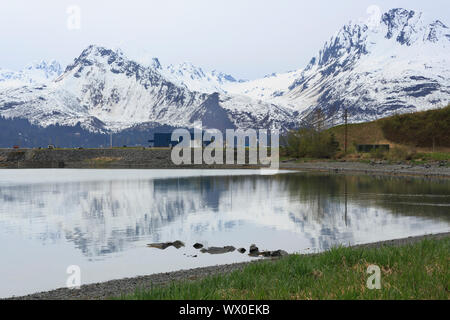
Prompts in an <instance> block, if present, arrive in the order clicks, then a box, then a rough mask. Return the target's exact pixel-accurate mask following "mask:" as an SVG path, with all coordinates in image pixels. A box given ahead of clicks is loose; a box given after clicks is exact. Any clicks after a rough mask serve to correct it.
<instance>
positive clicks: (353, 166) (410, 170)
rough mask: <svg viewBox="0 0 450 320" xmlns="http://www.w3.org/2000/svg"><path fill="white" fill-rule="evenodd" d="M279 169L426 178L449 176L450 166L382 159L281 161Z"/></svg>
mask: <svg viewBox="0 0 450 320" xmlns="http://www.w3.org/2000/svg"><path fill="white" fill-rule="evenodd" d="M280 169H289V170H302V171H303V170H305V171H320V172H328V173H333V174H369V175H389V176H419V177H426V178H450V167H447V166H446V163H445V164H444V162H440V163H439V162H436V163H430V164H424V165H410V164H405V163H399V164H387V163H384V162H383V161H378V162H377V161H375V162H371V163H362V162H351V161H349V162H336V161H333V162H331V161H330V162H326V161H320V162H301V163H298V162H283V163H280Z"/></svg>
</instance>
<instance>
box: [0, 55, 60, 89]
mask: <svg viewBox="0 0 450 320" xmlns="http://www.w3.org/2000/svg"><path fill="white" fill-rule="evenodd" d="M62 72H63V69H62V67H61V65H60V64H59V63H58V62H57V61H52V62H47V61H41V62H39V63H33V64H31V65H29V66H27V67H26V68H24V69H23V70H20V71H11V70H5V69H0V87H18V86H23V85H27V84H39V83H48V82H51V81H52V80H54V79H56V78H57V77H58V76H60V75H61V74H62Z"/></svg>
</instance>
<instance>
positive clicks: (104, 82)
mask: <svg viewBox="0 0 450 320" xmlns="http://www.w3.org/2000/svg"><path fill="white" fill-rule="evenodd" d="M449 49H450V29H449V28H448V27H447V26H445V25H444V23H442V22H440V21H437V20H433V19H429V18H427V17H426V16H425V15H424V14H422V13H420V12H414V11H409V10H405V9H392V10H390V11H388V12H386V13H385V14H383V15H382V16H381V19H380V21H379V24H373V23H371V24H365V23H349V24H347V25H345V26H344V27H343V28H342V29H340V30H339V31H338V32H336V33H335V34H334V35H333V36H332V37H331V39H330V40H329V41H327V42H326V43H325V45H324V46H323V48H322V49H321V50H320V51H319V53H318V54H317V56H315V57H313V58H312V59H311V61H310V63H309V64H308V65H307V66H306V67H305V68H303V69H298V70H295V71H291V72H287V73H281V74H271V75H269V76H266V77H264V78H262V79H257V80H252V81H241V80H236V79H235V78H234V77H232V76H230V75H227V74H224V73H220V72H217V71H212V72H206V71H204V70H203V69H202V68H200V67H196V66H194V65H192V64H190V63H183V64H180V65H177V66H174V65H169V66H163V65H162V64H161V63H160V61H159V60H158V59H157V58H153V59H152V60H150V61H149V62H145V63H143V62H137V60H133V59H130V58H128V57H127V56H126V55H125V54H124V53H122V52H121V51H120V50H110V49H106V48H103V47H98V46H90V47H88V48H87V49H85V50H84V51H83V52H82V53H81V55H80V56H79V57H78V58H76V59H75V60H74V62H73V63H72V64H70V65H69V66H67V68H66V69H65V71H64V72H61V68H60V67H59V65H58V64H57V63H50V64H47V63H41V64H38V65H35V66H33V67H32V68H28V69H26V70H24V71H22V72H19V74H20V75H23V76H18V75H16V74H10V73H8V72H5V71H3V72H2V71H1V70H0V74H1V75H3V79H8V81H4V82H5V83H8V82H9V83H11V81H13V80H14V79H16V80H17V79H18V80H17V81H19V82H20V85H14V86H11V85H9V86H3V87H2V86H1V85H0V116H4V117H7V118H13V117H21V118H27V119H29V120H30V121H31V122H32V123H33V124H39V125H41V126H48V125H51V124H62V125H69V126H73V125H75V124H77V123H81V125H82V126H83V127H84V128H87V129H89V130H91V131H101V132H103V131H107V130H114V131H120V130H123V129H127V128H133V127H135V126H139V125H147V126H148V125H169V126H173V127H180V126H181V127H192V126H194V123H196V122H197V121H202V122H203V125H204V126H205V127H210V128H218V129H224V128H234V127H239V128H250V127H251V128H274V127H276V128H280V129H289V128H293V127H298V126H300V125H301V124H302V123H304V120H305V119H307V118H308V117H309V116H310V115H311V114H313V112H314V110H316V109H317V108H319V109H322V110H323V111H324V114H325V115H326V116H327V118H328V120H329V122H330V123H333V124H338V123H340V122H342V113H343V110H344V109H347V110H348V115H349V120H350V121H352V122H362V121H370V120H373V119H377V118H381V117H385V116H388V115H391V114H393V113H403V112H409V111H417V110H425V109H430V108H434V107H439V106H444V105H447V104H448V103H449V102H450V61H449V59H450V58H449V52H450V51H449ZM1 75H0V77H1ZM25 75H26V76H25ZM54 78H56V79H54ZM23 79H25V80H23ZM30 79H31V80H30ZM52 79H54V80H53V81H51V80H52ZM0 83H1V82H0ZM24 83H26V85H24Z"/></svg>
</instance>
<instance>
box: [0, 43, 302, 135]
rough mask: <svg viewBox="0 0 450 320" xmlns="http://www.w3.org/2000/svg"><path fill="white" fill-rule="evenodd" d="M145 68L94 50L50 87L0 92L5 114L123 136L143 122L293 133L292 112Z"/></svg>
mask: <svg viewBox="0 0 450 320" xmlns="http://www.w3.org/2000/svg"><path fill="white" fill-rule="evenodd" d="M154 62H155V64H153V66H143V65H141V64H139V63H137V62H135V61H133V60H129V59H128V58H127V57H126V56H125V55H124V54H123V53H122V52H121V51H113V50H109V49H106V48H102V47H97V46H90V47H88V48H87V49H85V50H84V51H83V52H82V54H81V55H80V56H79V57H78V58H76V59H75V61H74V62H73V64H71V65H69V66H67V68H66V70H65V71H64V73H63V74H62V75H61V76H59V77H58V78H57V79H55V81H53V82H52V83H50V84H47V85H39V86H37V85H33V86H24V87H19V88H8V89H5V90H2V91H1V92H0V114H1V115H3V116H5V117H7V118H14V117H26V118H27V119H30V120H31V121H32V123H34V124H40V125H42V126H48V125H51V124H56V123H58V124H63V125H75V124H76V123H78V122H81V124H82V125H84V126H85V127H86V128H89V129H90V130H93V131H97V130H106V129H110V130H114V131H120V130H123V129H126V128H129V127H133V126H135V125H139V124H143V123H150V122H151V123H157V124H160V125H170V126H174V127H193V126H194V124H195V123H196V122H198V121H202V123H203V126H204V127H210V128H218V129H225V128H235V127H239V128H247V127H256V128H266V127H269V128H270V127H279V128H288V127H295V126H296V125H298V124H297V123H296V122H295V117H294V114H293V111H292V110H290V109H287V108H283V107H279V106H276V105H272V104H269V103H265V102H258V101H253V100H252V99H250V98H248V97H246V96H235V95H227V94H224V93H213V94H209V93H203V92H198V91H193V90H189V89H188V88H187V86H186V85H178V84H176V83H174V82H172V81H171V80H170V79H168V78H167V77H166V76H165V73H164V72H161V71H160V69H159V67H158V64H157V61H156V60H155V61H154Z"/></svg>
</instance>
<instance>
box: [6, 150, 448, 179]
mask: <svg viewBox="0 0 450 320" xmlns="http://www.w3.org/2000/svg"><path fill="white" fill-rule="evenodd" d="M170 154H171V151H170V149H162V148H161V149H157V148H154V149H149V148H143V149H139V148H137V149H132V148H129V149H82V150H75V149H61V150H47V149H41V150H38V149H20V150H13V149H0V168H5V169H29V168H34V169H40V168H70V169H230V170H232V169H259V168H261V166H257V165H248V164H247V165H226V164H224V165H206V164H200V165H182V166H177V165H174V164H173V163H172V161H171V158H170ZM280 169H284V170H301V171H315V172H325V173H330V174H367V175H389V176H418V177H426V178H450V163H449V162H448V161H434V162H428V163H426V164H411V163H408V162H398V163H396V164H392V163H388V162H385V161H371V162H369V163H364V162H357V161H309V162H296V161H282V162H281V163H280Z"/></svg>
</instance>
